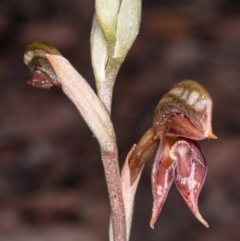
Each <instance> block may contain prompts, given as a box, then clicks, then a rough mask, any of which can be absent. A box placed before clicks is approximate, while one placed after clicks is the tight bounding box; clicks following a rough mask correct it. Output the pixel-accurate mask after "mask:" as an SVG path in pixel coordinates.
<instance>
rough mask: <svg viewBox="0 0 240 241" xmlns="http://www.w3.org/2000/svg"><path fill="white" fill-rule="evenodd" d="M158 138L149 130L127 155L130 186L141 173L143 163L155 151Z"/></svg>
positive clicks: (151, 129)
mask: <svg viewBox="0 0 240 241" xmlns="http://www.w3.org/2000/svg"><path fill="white" fill-rule="evenodd" d="M158 145H159V138H158V136H157V135H156V133H155V132H154V130H153V128H150V129H149V130H148V131H147V132H146V133H145V134H144V135H143V136H142V137H141V139H140V141H139V142H138V144H137V145H135V147H134V149H133V150H131V151H130V153H129V155H128V165H129V170H130V175H131V184H133V183H134V182H135V180H136V179H137V177H138V176H139V174H140V173H141V171H142V169H143V167H144V165H145V163H146V161H147V160H149V159H150V158H151V157H152V156H153V155H154V153H155V152H156V150H157V147H158Z"/></svg>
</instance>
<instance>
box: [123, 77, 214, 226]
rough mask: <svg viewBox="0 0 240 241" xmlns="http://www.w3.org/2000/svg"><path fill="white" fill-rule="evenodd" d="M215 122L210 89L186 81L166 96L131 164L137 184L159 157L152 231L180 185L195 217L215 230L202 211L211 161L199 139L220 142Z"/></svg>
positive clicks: (156, 171)
mask: <svg viewBox="0 0 240 241" xmlns="http://www.w3.org/2000/svg"><path fill="white" fill-rule="evenodd" d="M211 118H212V100H211V97H210V95H209V93H208V92H207V90H206V89H205V88H203V87H202V86H201V85H200V84H199V83H197V82H195V81H192V80H184V81H182V82H180V83H178V84H176V85H175V86H173V88H172V89H171V90H170V91H169V92H168V93H167V94H166V95H164V96H163V97H162V99H161V100H160V102H159V104H158V105H157V107H156V110H155V113H154V118H153V126H152V127H151V128H150V129H149V130H148V131H147V132H146V133H145V134H144V136H143V137H142V138H141V140H140V141H139V143H138V144H137V145H136V146H135V147H134V149H133V150H132V151H131V155H130V157H128V159H127V161H128V166H129V169H130V177H131V183H132V184H133V183H134V182H136V180H137V179H138V178H139V175H140V173H141V171H142V169H143V166H144V164H145V162H146V161H147V160H148V159H149V158H150V157H152V156H153V155H155V158H154V164H153V169H152V194H153V209H152V218H151V221H150V226H151V227H152V228H154V224H155V222H156V220H157V218H158V216H159V214H160V212H161V210H162V207H163V204H164V203H165V201H166V198H167V195H168V192H169V190H170V187H171V185H172V184H173V182H174V181H175V184H176V186H177V188H178V190H179V192H180V194H181V195H182V197H183V199H184V201H185V202H186V204H187V205H188V207H189V208H190V209H191V211H192V212H193V214H194V215H195V217H196V218H197V219H198V220H199V221H200V222H201V223H202V224H203V225H204V226H206V227H209V226H208V223H207V222H206V221H205V220H204V219H203V217H202V216H201V214H200V212H199V210H198V197H199V194H200V191H201V189H202V186H203V184H204V182H205V178H206V174H207V163H206V160H205V157H204V155H203V153H202V151H201V149H200V147H199V146H198V144H197V142H196V140H202V139H205V138H211V139H216V138H217V137H216V136H215V135H214V134H213V133H212V126H211V122H212V120H211Z"/></svg>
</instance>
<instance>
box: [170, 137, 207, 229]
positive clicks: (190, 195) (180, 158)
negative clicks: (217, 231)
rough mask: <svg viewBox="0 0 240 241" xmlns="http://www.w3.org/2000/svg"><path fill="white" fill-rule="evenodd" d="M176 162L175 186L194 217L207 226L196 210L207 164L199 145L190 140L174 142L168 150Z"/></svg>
mask: <svg viewBox="0 0 240 241" xmlns="http://www.w3.org/2000/svg"><path fill="white" fill-rule="evenodd" d="M170 156H171V158H172V160H174V161H175V162H176V171H175V172H176V178H175V182H176V186H177V188H178V190H179V192H180V193H181V195H182V197H183V199H184V200H185V202H186V204H187V205H188V207H189V208H190V209H191V211H192V212H193V214H194V215H195V217H196V218H197V219H198V220H199V221H200V222H201V223H202V224H203V225H204V226H205V227H209V225H208V223H207V222H206V221H205V220H204V218H203V217H202V215H201V214H200V212H199V210H198V198H199V194H200V191H201V189H202V186H203V184H204V182H205V178H206V174H207V164H206V161H205V158H204V156H203V154H202V152H201V150H200V148H199V146H198V145H197V144H196V143H195V142H194V141H191V140H187V139H182V140H178V141H176V142H175V144H174V145H173V146H172V148H171V151H170Z"/></svg>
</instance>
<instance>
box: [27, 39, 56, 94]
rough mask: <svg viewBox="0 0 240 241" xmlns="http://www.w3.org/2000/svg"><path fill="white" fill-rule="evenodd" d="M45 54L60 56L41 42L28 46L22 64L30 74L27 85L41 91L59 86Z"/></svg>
mask: <svg viewBox="0 0 240 241" xmlns="http://www.w3.org/2000/svg"><path fill="white" fill-rule="evenodd" d="M46 54H54V55H61V53H60V52H59V51H58V50H57V49H56V48H54V47H53V46H51V45H49V44H45V43H41V42H34V43H32V44H30V45H28V46H27V48H26V50H25V53H24V63H25V64H26V65H27V66H28V68H29V69H30V73H31V75H30V79H29V80H28V84H30V85H32V86H34V87H38V88H43V89H49V88H51V87H52V86H54V85H56V86H59V83H58V81H57V80H56V79H57V76H56V74H55V72H54V70H53V68H52V66H51V64H50V63H49V61H48V60H47V58H46Z"/></svg>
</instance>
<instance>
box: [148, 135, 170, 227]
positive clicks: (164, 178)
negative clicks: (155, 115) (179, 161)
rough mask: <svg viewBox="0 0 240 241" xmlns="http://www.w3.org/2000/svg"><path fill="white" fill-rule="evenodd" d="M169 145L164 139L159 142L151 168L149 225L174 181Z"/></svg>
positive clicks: (156, 216) (156, 215)
mask: <svg viewBox="0 0 240 241" xmlns="http://www.w3.org/2000/svg"><path fill="white" fill-rule="evenodd" d="M169 150H170V145H169V143H168V142H167V141H166V140H164V141H162V142H161V143H160V145H159V148H158V150H157V154H156V156H155V160H154V164H153V170H152V194H153V209H152V217H151V221H150V227H151V228H154V224H155V223H156V220H157V218H158V216H159V214H160V212H161V210H162V207H163V204H164V203H165V201H166V198H167V195H168V192H169V190H170V187H171V185H172V183H173V181H174V167H175V166H174V162H173V160H172V159H171V158H170V156H169Z"/></svg>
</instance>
